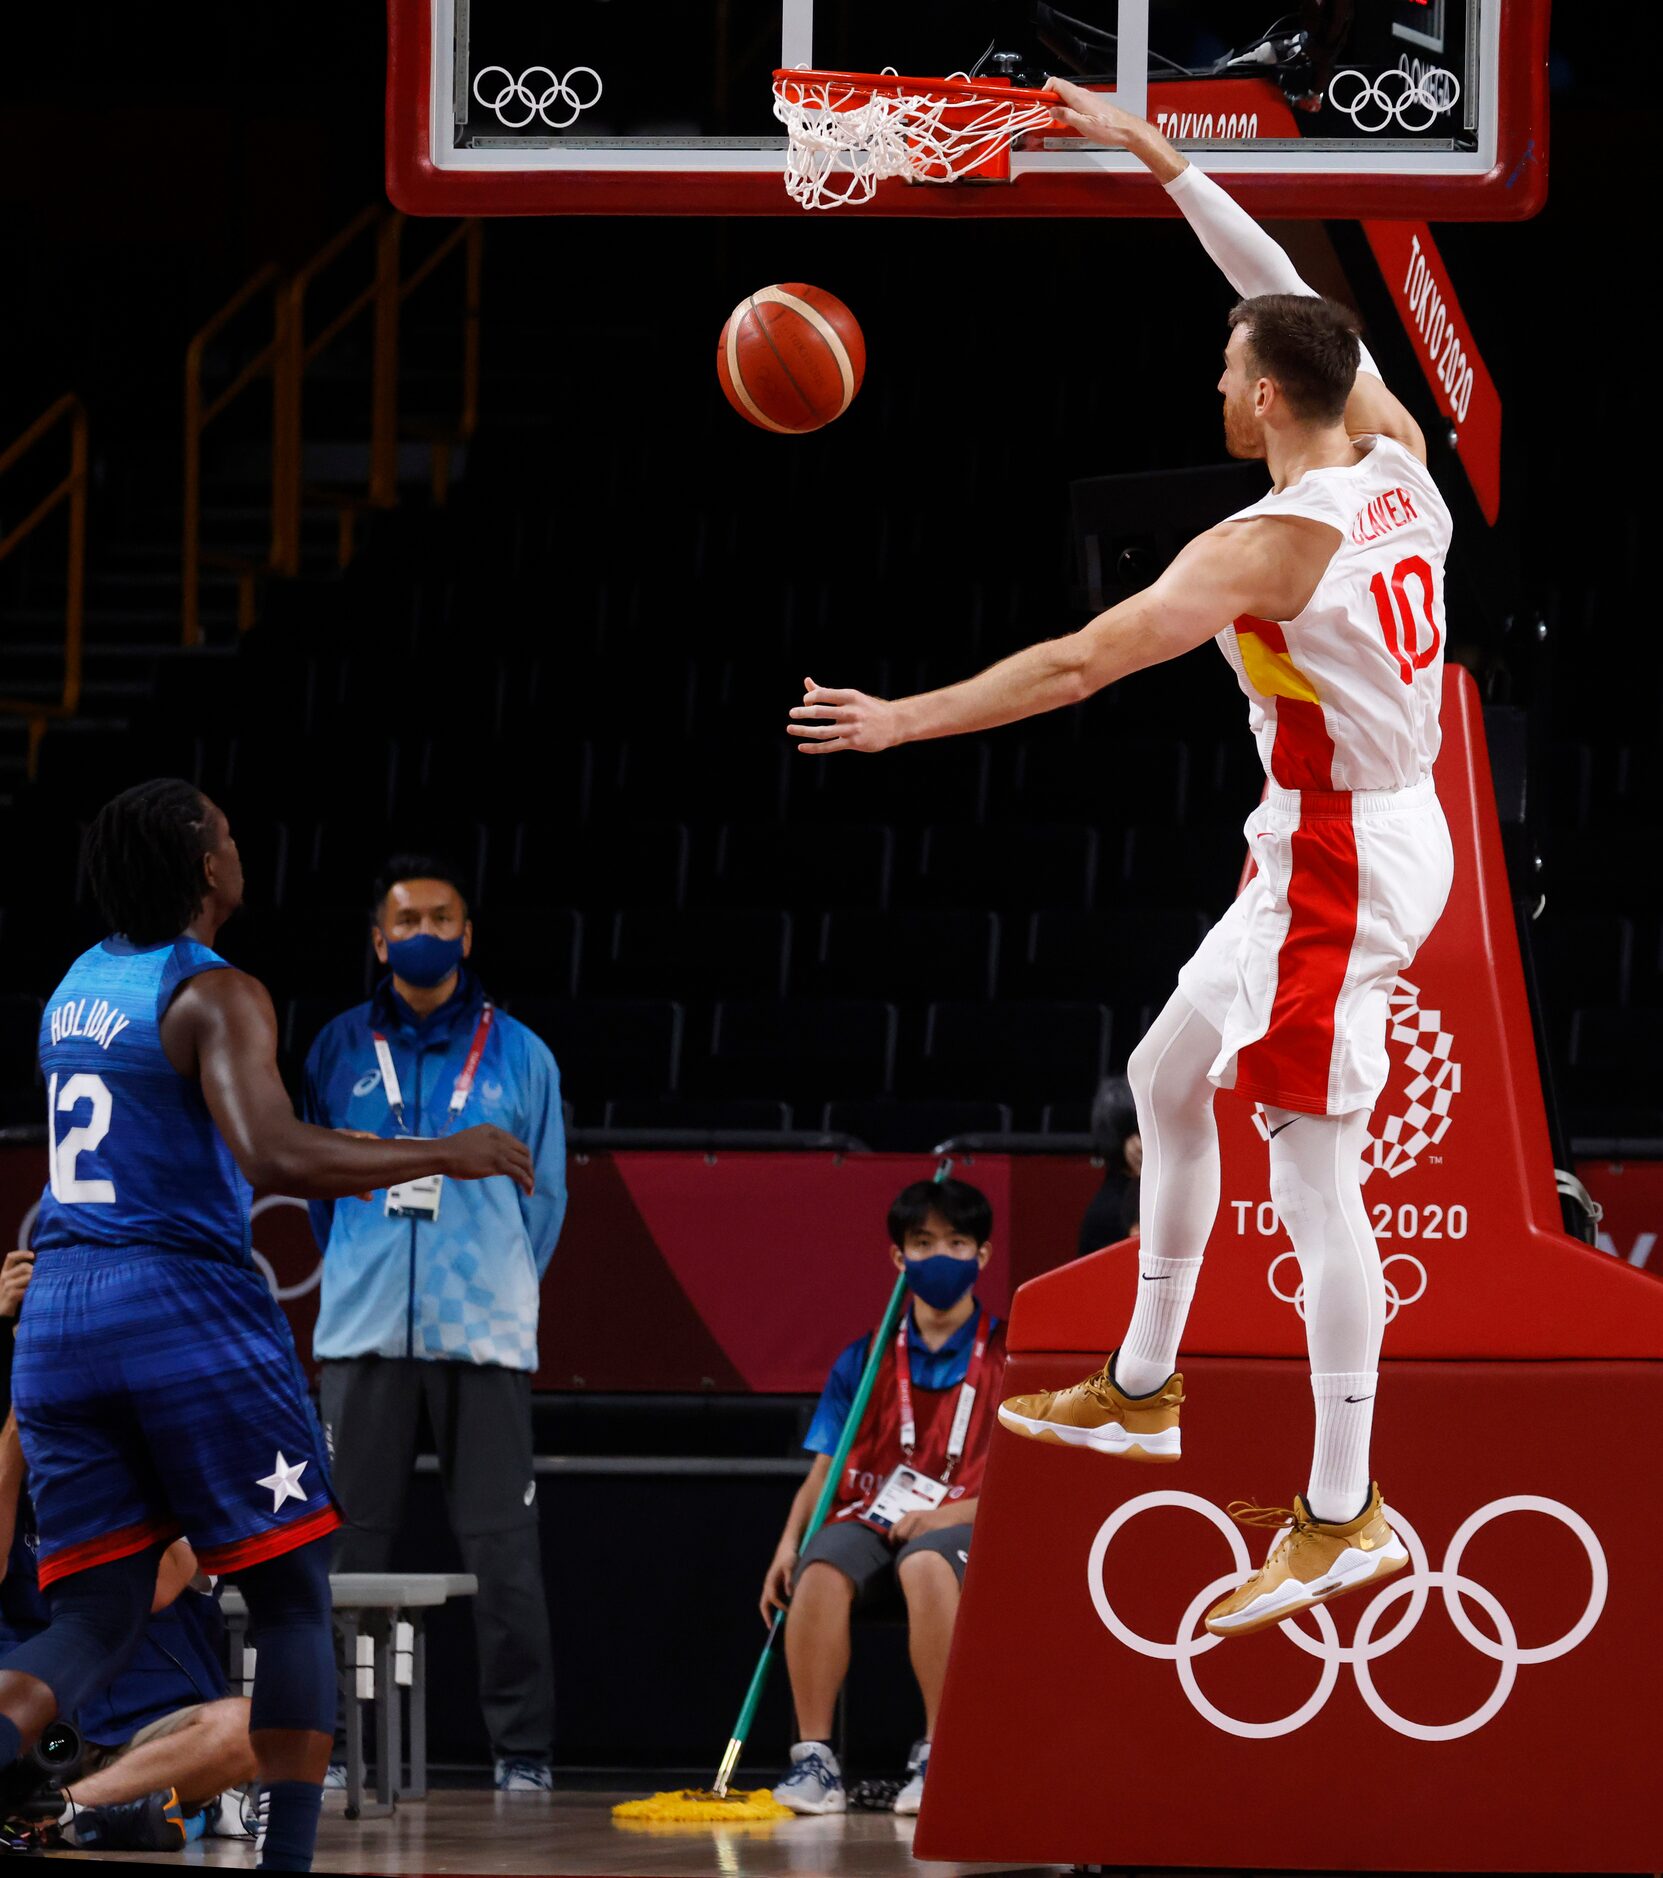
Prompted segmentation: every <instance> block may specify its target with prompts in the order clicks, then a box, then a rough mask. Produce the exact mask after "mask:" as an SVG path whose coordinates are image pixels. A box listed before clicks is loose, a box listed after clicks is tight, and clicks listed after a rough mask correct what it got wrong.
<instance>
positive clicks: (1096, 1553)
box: [1086, 1492, 1610, 1741]
mask: <svg viewBox="0 0 1663 1878" xmlns="http://www.w3.org/2000/svg"><path fill="white" fill-rule="evenodd" d="M1157 1507H1181V1508H1184V1509H1186V1510H1188V1511H1190V1512H1195V1513H1199V1514H1200V1515H1201V1516H1202V1518H1203V1519H1206V1520H1207V1521H1209V1522H1210V1523H1211V1524H1212V1525H1213V1526H1214V1527H1216V1528H1217V1530H1218V1531H1219V1532H1221V1533H1222V1534H1223V1535H1224V1539H1225V1543H1226V1544H1227V1545H1228V1546H1229V1548H1230V1556H1231V1560H1232V1563H1233V1565H1234V1570H1232V1571H1228V1572H1224V1573H1223V1574H1221V1575H1220V1576H1219V1577H1217V1578H1215V1579H1213V1580H1212V1582H1211V1583H1210V1584H1205V1585H1203V1586H1202V1587H1201V1588H1200V1590H1198V1591H1197V1592H1196V1593H1195V1595H1194V1596H1193V1597H1192V1598H1191V1599H1190V1601H1189V1605H1188V1607H1187V1608H1186V1610H1185V1612H1184V1615H1183V1617H1182V1619H1181V1620H1180V1622H1179V1625H1178V1633H1177V1636H1176V1637H1175V1638H1174V1639H1173V1641H1172V1642H1170V1643H1165V1642H1162V1641H1161V1640H1160V1639H1159V1638H1156V1637H1145V1636H1143V1635H1142V1634H1141V1633H1140V1632H1138V1631H1136V1630H1133V1629H1132V1628H1131V1626H1130V1625H1129V1624H1128V1623H1127V1622H1126V1621H1125V1620H1124V1618H1122V1617H1121V1616H1120V1615H1119V1613H1118V1612H1117V1611H1116V1610H1115V1608H1114V1606H1113V1604H1112V1603H1111V1602H1110V1601H1109V1593H1108V1588H1107V1585H1106V1584H1105V1582H1104V1575H1103V1573H1104V1565H1105V1563H1106V1561H1107V1558H1108V1552H1109V1546H1110V1544H1111V1542H1112V1541H1113V1539H1114V1537H1115V1534H1116V1533H1118V1532H1119V1531H1120V1529H1121V1528H1122V1527H1123V1526H1125V1525H1127V1524H1129V1523H1130V1522H1131V1521H1132V1520H1134V1519H1136V1518H1137V1516H1138V1515H1139V1514H1140V1513H1147V1512H1152V1511H1153V1510H1154V1509H1155V1508H1157ZM1507 1513H1541V1514H1544V1515H1546V1517H1547V1518H1549V1519H1556V1520H1558V1521H1559V1523H1560V1524H1561V1525H1562V1526H1567V1527H1569V1529H1570V1530H1571V1532H1572V1533H1573V1534H1574V1535H1575V1536H1576V1537H1577V1538H1578V1539H1579V1540H1580V1541H1581V1542H1582V1549H1583V1551H1584V1552H1585V1553H1586V1554H1587V1558H1588V1569H1589V1573H1590V1576H1591V1580H1592V1582H1591V1584H1590V1587H1589V1591H1588V1599H1587V1602H1586V1604H1585V1605H1584V1606H1583V1609H1582V1614H1581V1616H1579V1617H1578V1618H1577V1619H1576V1621H1575V1622H1574V1623H1573V1624H1572V1625H1571V1626H1570V1628H1569V1629H1568V1630H1566V1631H1564V1632H1563V1633H1562V1634H1561V1635H1560V1636H1558V1637H1555V1638H1554V1639H1553V1640H1552V1641H1551V1642H1549V1643H1539V1644H1532V1645H1525V1644H1521V1643H1520V1642H1519V1639H1518V1633H1517V1632H1516V1631H1515V1630H1514V1628H1513V1620H1512V1618H1511V1617H1509V1615H1508V1614H1507V1607H1506V1606H1505V1605H1504V1604H1503V1603H1502V1602H1501V1600H1500V1599H1499V1598H1498V1597H1496V1595H1495V1594H1494V1593H1493V1592H1492V1591H1490V1590H1489V1589H1487V1587H1485V1586H1484V1585H1481V1584H1479V1583H1477V1581H1476V1580H1474V1579H1471V1578H1468V1577H1466V1576H1465V1575H1464V1574H1463V1573H1462V1571H1461V1560H1462V1558H1463V1557H1464V1556H1465V1553H1466V1549H1467V1546H1468V1544H1469V1543H1470V1542H1471V1540H1472V1539H1473V1538H1474V1536H1475V1535H1476V1534H1477V1533H1478V1532H1480V1531H1481V1530H1482V1529H1483V1528H1484V1527H1485V1526H1487V1525H1489V1524H1490V1522H1491V1521H1492V1520H1495V1519H1500V1518H1501V1517H1502V1516H1503V1515H1504V1514H1507ZM1386 1515H1387V1517H1388V1518H1389V1519H1390V1520H1391V1523H1392V1526H1393V1528H1394V1529H1395V1530H1396V1532H1397V1533H1398V1535H1399V1536H1400V1537H1401V1538H1402V1540H1403V1543H1404V1544H1405V1545H1406V1546H1407V1547H1408V1548H1409V1559H1410V1565H1409V1569H1408V1570H1407V1571H1405V1572H1400V1573H1399V1574H1398V1575H1397V1576H1396V1577H1394V1578H1392V1579H1390V1580H1389V1581H1388V1582H1387V1583H1386V1584H1384V1585H1383V1586H1382V1587H1381V1588H1380V1589H1379V1590H1378V1591H1376V1592H1375V1593H1374V1595H1373V1596H1372V1597H1370V1598H1368V1599H1367V1600H1366V1601H1365V1602H1364V1603H1363V1607H1362V1615H1361V1617H1360V1618H1359V1620H1358V1623H1357V1632H1356V1637H1355V1640H1354V1641H1353V1642H1351V1643H1350V1644H1342V1643H1341V1642H1340V1639H1339V1632H1338V1630H1337V1629H1336V1628H1335V1625H1334V1619H1333V1617H1332V1615H1331V1614H1330V1612H1329V1610H1328V1608H1327V1606H1326V1605H1322V1604H1317V1605H1313V1606H1312V1608H1311V1610H1310V1612H1309V1613H1308V1614H1309V1615H1310V1616H1311V1617H1312V1618H1313V1619H1314V1620H1315V1622H1316V1627H1317V1635H1316V1636H1314V1637H1313V1636H1312V1635H1311V1634H1310V1633H1309V1632H1308V1631H1305V1630H1301V1629H1300V1628H1299V1625H1298V1623H1297V1622H1296V1621H1295V1620H1294V1619H1292V1618H1286V1619H1284V1620H1283V1622H1282V1623H1281V1624H1279V1625H1278V1626H1277V1628H1278V1629H1279V1630H1280V1631H1281V1633H1282V1634H1283V1636H1285V1637H1286V1638H1287V1639H1288V1641H1289V1642H1290V1643H1292V1644H1293V1645H1294V1646H1295V1648H1297V1649H1299V1650H1303V1651H1304V1653H1305V1654H1306V1655H1307V1656H1312V1657H1315V1658H1316V1660H1317V1661H1318V1663H1319V1664H1321V1671H1320V1673H1319V1675H1318V1677H1317V1685H1316V1687H1315V1689H1313V1690H1312V1692H1311V1693H1310V1695H1309V1696H1307V1697H1306V1699H1305V1700H1304V1701H1303V1702H1301V1703H1300V1704H1299V1706H1298V1707H1297V1708H1295V1709H1293V1710H1292V1711H1290V1713H1288V1714H1286V1715H1283V1716H1281V1717H1280V1718H1278V1719H1277V1720H1275V1721H1264V1722H1250V1721H1242V1720H1240V1719H1239V1718H1238V1717H1236V1716H1234V1715H1227V1714H1225V1712H1224V1711H1223V1710H1222V1709H1221V1708H1219V1707H1218V1706H1217V1704H1216V1703H1214V1702H1212V1701H1211V1700H1209V1698H1208V1697H1207V1696H1206V1695H1204V1694H1203V1693H1202V1690H1201V1685H1200V1683H1199V1681H1198V1680H1197V1678H1196V1673H1195V1662H1196V1659H1197V1658H1198V1657H1202V1656H1205V1655H1206V1654H1207V1652H1208V1651H1209V1650H1211V1649H1213V1648H1215V1647H1216V1646H1217V1645H1218V1644H1220V1643H1222V1642H1223V1641H1224V1639H1223V1638H1222V1637H1215V1636H1212V1635H1211V1634H1210V1633H1209V1632H1207V1631H1205V1630H1203V1629H1201V1628H1200V1622H1201V1617H1202V1613H1203V1612H1204V1611H1205V1610H1206V1609H1207V1607H1208V1606H1209V1605H1210V1604H1211V1603H1212V1602H1213V1601H1214V1599H1216V1598H1221V1597H1223V1596H1224V1595H1225V1594H1226V1593H1227V1592H1230V1591H1233V1590H1235V1588H1236V1587H1237V1586H1238V1585H1239V1584H1242V1583H1243V1582H1244V1581H1245V1580H1246V1579H1247V1578H1248V1576H1249V1575H1250V1573H1251V1571H1252V1566H1251V1563H1250V1561H1249V1559H1248V1555H1247V1544H1246V1541H1245V1540H1244V1539H1243V1538H1242V1536H1241V1529H1240V1528H1239V1527H1238V1526H1237V1525H1236V1524H1235V1522H1234V1521H1233V1520H1231V1519H1230V1518H1229V1517H1228V1516H1227V1515H1226V1514H1224V1513H1222V1512H1221V1511H1220V1510H1219V1509H1218V1508H1217V1507H1216V1506H1214V1505H1213V1504H1212V1502H1211V1501H1210V1500H1203V1499H1202V1498H1201V1497H1200V1496H1199V1495H1198V1494H1194V1493H1170V1492H1161V1493H1144V1494H1140V1495H1138V1497H1137V1498H1136V1499H1132V1500H1128V1501H1126V1503H1125V1504H1124V1505H1123V1506H1119V1507H1117V1508H1116V1509H1115V1511H1114V1512H1112V1513H1111V1514H1110V1515H1109V1517H1108V1518H1107V1519H1106V1520H1104V1522H1103V1523H1102V1525H1101V1526H1099V1527H1098V1529H1097V1536H1096V1537H1095V1538H1094V1539H1093V1540H1092V1543H1091V1550H1090V1552H1089V1554H1088V1555H1087V1559H1086V1589H1087V1590H1088V1592H1089V1593H1090V1595H1091V1602H1092V1608H1093V1609H1094V1610H1095V1611H1096V1613H1097V1615H1098V1617H1099V1618H1100V1619H1101V1621H1102V1624H1103V1627H1104V1628H1105V1629H1106V1630H1107V1631H1108V1632H1109V1634H1110V1635H1111V1636H1113V1637H1116V1638H1118V1639H1119V1641H1120V1642H1121V1643H1123V1644H1125V1646H1126V1647H1127V1649H1129V1650H1134V1651H1136V1652H1137V1654H1138V1655H1139V1656H1149V1657H1153V1658H1155V1659H1156V1661H1158V1662H1166V1663H1171V1664H1173V1665H1174V1666H1175V1668H1176V1669H1177V1672H1178V1682H1179V1686H1180V1687H1181V1688H1182V1689H1183V1691H1184V1695H1185V1697H1186V1698H1187V1700H1188V1702H1189V1704H1190V1707H1191V1708H1193V1709H1194V1710H1195V1712H1196V1713H1197V1714H1198V1715H1200V1716H1201V1717H1202V1718H1203V1719H1204V1720H1206V1721H1208V1722H1210V1723H1211V1724H1212V1726H1213V1727H1215V1728H1217V1729H1218V1730H1220V1732H1221V1733H1224V1734H1230V1735H1237V1736H1239V1737H1240V1738H1241V1739H1243V1740H1248V1741H1268V1740H1272V1739H1274V1738H1275V1737H1277V1736H1279V1735H1290V1734H1293V1733H1294V1732H1295V1731H1296V1730H1298V1729H1300V1728H1303V1727H1304V1726H1305V1725H1306V1723H1307V1722H1309V1721H1311V1720H1312V1719H1313V1718H1314V1717H1315V1716H1316V1715H1317V1714H1318V1713H1319V1711H1320V1710H1321V1709H1322V1708H1323V1706H1324V1704H1325V1703H1326V1702H1327V1701H1328V1698H1329V1697H1330V1696H1331V1695H1332V1694H1333V1693H1334V1689H1335V1686H1336V1684H1337V1683H1338V1682H1339V1679H1340V1671H1341V1670H1342V1669H1349V1670H1350V1671H1351V1674H1352V1677H1353V1678H1354V1680H1355V1682H1356V1684H1357V1692H1358V1694H1359V1695H1361V1697H1362V1698H1363V1701H1364V1703H1365V1704H1366V1705H1367V1707H1368V1709H1369V1710H1370V1712H1371V1713H1372V1714H1373V1715H1374V1717H1375V1718H1376V1720H1378V1721H1381V1722H1384V1723H1385V1725H1386V1726H1387V1727H1388V1728H1390V1729H1392V1730H1393V1732H1394V1733H1396V1734H1400V1735H1404V1736H1407V1737H1408V1739H1410V1740H1411V1741H1459V1740H1460V1739H1462V1737H1463V1736H1466V1735H1471V1734H1476V1733H1477V1732H1478V1730H1479V1729H1480V1728H1482V1727H1484V1726H1485V1724H1486V1723H1487V1722H1490V1721H1493V1720H1494V1719H1495V1717H1496V1716H1497V1715H1498V1714H1499V1713H1500V1712H1501V1710H1502V1708H1503V1706H1504V1705H1505V1704H1506V1701H1507V1698H1508V1696H1510V1695H1511V1694H1512V1692H1513V1684H1514V1683H1515V1682H1516V1681H1517V1679H1518V1674H1519V1671H1520V1670H1521V1669H1523V1668H1526V1667H1528V1666H1529V1665H1531V1664H1535V1663H1551V1662H1553V1661H1554V1660H1555V1659H1556V1658H1558V1657H1561V1656H1567V1655H1569V1654H1570V1652H1571V1651H1572V1650H1574V1649H1575V1648H1576V1647H1577V1645H1578V1644H1579V1643H1581V1642H1582V1640H1583V1639H1584V1638H1585V1637H1586V1636H1587V1635H1588V1633H1589V1632H1590V1631H1591V1630H1592V1629H1593V1627H1594V1626H1595V1624H1597V1623H1598V1622H1599V1619H1600V1613H1601V1612H1602V1611H1603V1610H1604V1609H1605V1598H1606V1592H1607V1589H1608V1586H1609V1581H1610V1573H1609V1569H1608V1567H1607V1564H1606V1558H1605V1549H1604V1547H1603V1546H1601V1544H1600V1542H1599V1538H1598V1535H1597V1534H1596V1533H1595V1531H1594V1529H1593V1527H1592V1526H1590V1525H1589V1524H1588V1522H1587V1520H1585V1519H1584V1518H1583V1517H1582V1515H1581V1514H1580V1513H1578V1512H1576V1511H1574V1510H1573V1509H1572V1508H1571V1507H1568V1506H1566V1505H1564V1504H1563V1503H1562V1502H1560V1501H1558V1500H1550V1499H1545V1498H1544V1497H1542V1496H1541V1495H1540V1494H1534V1493H1514V1494H1509V1495H1507V1496H1506V1497H1505V1498H1503V1499H1499V1500H1491V1501H1490V1502H1489V1503H1488V1504H1487V1505H1485V1506H1481V1507H1480V1508H1479V1509H1478V1511H1477V1512H1476V1513H1473V1514H1472V1515H1471V1516H1470V1517H1469V1518H1467V1519H1466V1520H1464V1521H1463V1522H1462V1523H1461V1525H1460V1527H1459V1528H1458V1529H1457V1531H1456V1533H1455V1536H1454V1537H1453V1538H1452V1539H1451V1540H1450V1542H1449V1546H1448V1548H1447V1550H1446V1551H1445V1553H1444V1561H1443V1564H1442V1565H1441V1566H1439V1568H1438V1569H1437V1570H1436V1571H1434V1570H1432V1569H1431V1567H1430V1566H1429V1565H1428V1563H1427V1557H1426V1547H1425V1546H1424V1545H1423V1544H1422V1543H1421V1539H1420V1535H1419V1534H1418V1533H1417V1532H1416V1531H1415V1529H1414V1527H1413V1526H1411V1525H1410V1523H1409V1522H1408V1520H1406V1519H1405V1518H1404V1517H1403V1515H1402V1514H1401V1513H1399V1512H1397V1511H1396V1510H1395V1509H1393V1508H1391V1507H1388V1508H1387V1509H1386ZM1275 1543H1276V1540H1275V1538H1274V1537H1273V1538H1272V1540H1271V1544H1272V1545H1274V1544H1275ZM1434 1590H1436V1591H1437V1592H1439V1593H1440V1594H1441V1596H1442V1598H1443V1602H1444V1609H1445V1610H1446V1611H1447V1612H1448V1613H1449V1621H1450V1622H1451V1623H1452V1624H1453V1625H1454V1626H1455V1629H1456V1631H1457V1633H1458V1634H1459V1635H1460V1636H1461V1638H1462V1639H1463V1641H1465V1642H1466V1643H1468V1644H1470V1645H1471V1646H1472V1648H1473V1649H1475V1650H1476V1651H1478V1653H1479V1655H1481V1656H1486V1657H1488V1658H1489V1659H1490V1661H1491V1662H1493V1663H1495V1664H1496V1665H1497V1666H1498V1667H1497V1673H1496V1681H1495V1686H1494V1688H1492V1689H1491V1691H1490V1693H1489V1694H1488V1695H1487V1696H1486V1697H1485V1698H1484V1700H1483V1701H1482V1702H1481V1703H1479V1705H1478V1707H1477V1708H1475V1709H1474V1710H1473V1711H1472V1712H1471V1714H1469V1715H1464V1716H1462V1717H1461V1719H1460V1720H1459V1721H1452V1722H1418V1721H1414V1720H1411V1719H1410V1718H1409V1717H1408V1716H1406V1715H1400V1714H1398V1712H1397V1711H1396V1709H1394V1708H1393V1707H1392V1706H1391V1705H1390V1703H1388V1702H1387V1701H1386V1699H1385V1697H1384V1696H1382V1695H1381V1694H1380V1692H1379V1690H1378V1689H1376V1688H1375V1686H1374V1677H1373V1665H1374V1663H1375V1662H1376V1661H1377V1660H1378V1659H1379V1658H1380V1657H1382V1656H1385V1655H1387V1654H1389V1653H1390V1652H1391V1651H1393V1650H1395V1649H1396V1648H1397V1647H1398V1645H1399V1644H1400V1643H1402V1642H1403V1641H1404V1639H1405V1638H1406V1637H1407V1636H1408V1635H1409V1633H1410V1632H1411V1631H1412V1630H1413V1629H1414V1628H1415V1626H1416V1625H1417V1624H1418V1623H1419V1622H1420V1620H1421V1615H1422V1613H1423V1612H1424V1611H1425V1609H1426V1605H1427V1599H1428V1595H1429V1594H1430V1593H1431V1592H1432V1591H1434ZM1401 1598H1407V1599H1408V1606H1407V1608H1406V1609H1405V1610H1404V1612H1403V1613H1402V1615H1401V1616H1400V1617H1399V1618H1398V1619H1397V1621H1396V1623H1394V1624H1393V1625H1392V1626H1391V1627H1390V1628H1389V1629H1388V1630H1387V1631H1386V1632H1385V1634H1384V1635H1382V1636H1379V1637H1376V1635H1375V1631H1376V1629H1377V1628H1378V1627H1379V1624H1380V1620H1381V1618H1382V1617H1383V1616H1384V1615H1385V1614H1386V1612H1387V1611H1388V1610H1389V1609H1390V1608H1391V1607H1392V1606H1393V1605H1394V1604H1396V1603H1397V1602H1398V1600H1399V1599H1401ZM1468 1599H1470V1600H1471V1601H1472V1602H1473V1603H1474V1604H1476V1605H1478V1607H1479V1608H1480V1609H1481V1610H1482V1611H1483V1612H1484V1614H1485V1615H1486V1617H1488V1618H1489V1620H1490V1623H1491V1624H1492V1625H1493V1627H1494V1629H1495V1635H1496V1640H1495V1641H1492V1640H1491V1639H1490V1638H1489V1637H1487V1636H1485V1635H1484V1633H1483V1631H1481V1630H1480V1629H1479V1628H1478V1626H1477V1625H1476V1624H1475V1623H1474V1622H1473V1621H1472V1618H1471V1617H1470V1616H1469V1615H1468V1613H1467V1609H1466V1603H1467V1600H1468Z"/></svg>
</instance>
